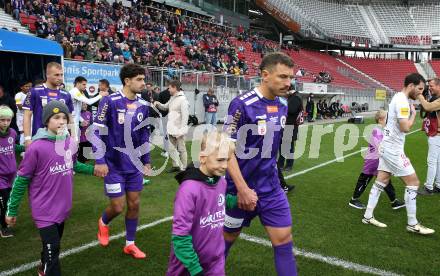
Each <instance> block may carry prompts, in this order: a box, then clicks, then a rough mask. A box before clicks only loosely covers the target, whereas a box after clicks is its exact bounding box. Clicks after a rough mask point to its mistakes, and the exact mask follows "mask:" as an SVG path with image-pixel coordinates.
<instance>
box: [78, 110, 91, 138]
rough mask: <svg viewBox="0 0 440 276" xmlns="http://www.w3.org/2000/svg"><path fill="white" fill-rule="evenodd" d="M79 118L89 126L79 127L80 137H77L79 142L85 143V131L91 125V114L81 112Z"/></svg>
mask: <svg viewBox="0 0 440 276" xmlns="http://www.w3.org/2000/svg"><path fill="white" fill-rule="evenodd" d="M81 118H82V119H83V120H84V121H85V122H88V123H89V124H88V125H87V126H85V127H83V126H82V127H80V131H81V136H80V137H79V141H80V142H81V143H83V142H87V137H86V130H87V128H88V127H89V125H91V123H92V112H90V111H81Z"/></svg>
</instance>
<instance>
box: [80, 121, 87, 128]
mask: <svg viewBox="0 0 440 276" xmlns="http://www.w3.org/2000/svg"><path fill="white" fill-rule="evenodd" d="M81 126H82V127H87V126H89V122H87V121H82V122H81Z"/></svg>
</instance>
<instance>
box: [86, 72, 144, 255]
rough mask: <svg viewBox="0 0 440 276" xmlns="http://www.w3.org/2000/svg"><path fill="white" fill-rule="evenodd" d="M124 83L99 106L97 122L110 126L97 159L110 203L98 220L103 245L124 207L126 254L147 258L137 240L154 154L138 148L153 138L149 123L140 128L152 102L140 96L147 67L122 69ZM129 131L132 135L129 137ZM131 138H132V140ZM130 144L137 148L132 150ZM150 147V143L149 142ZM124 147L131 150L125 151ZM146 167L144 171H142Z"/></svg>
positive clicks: (98, 168) (121, 75) (100, 240)
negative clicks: (142, 196) (141, 203)
mask: <svg viewBox="0 0 440 276" xmlns="http://www.w3.org/2000/svg"><path fill="white" fill-rule="evenodd" d="M119 77H120V79H121V82H122V84H123V88H122V91H119V92H116V93H113V94H111V95H110V96H107V97H104V98H103V99H102V100H101V101H100V103H99V108H98V113H97V116H96V118H95V121H94V124H95V125H96V126H98V127H107V129H108V135H105V136H104V135H99V134H98V136H100V138H101V140H102V141H103V142H104V144H102V145H101V147H103V146H104V145H105V147H106V151H105V155H104V157H103V158H100V159H97V160H96V164H97V165H96V167H97V170H98V172H99V175H100V176H104V187H105V193H106V195H107V196H108V197H109V198H110V204H109V205H108V207H107V208H106V209H105V211H104V212H103V213H102V216H101V217H100V218H99V221H98V240H99V242H100V244H101V245H102V246H107V245H108V244H109V226H108V225H109V223H110V222H111V221H112V220H113V219H114V218H115V217H116V216H118V215H119V214H121V213H122V211H123V210H124V205H125V203H127V212H126V214H125V228H126V231H127V236H126V246H125V247H124V249H123V251H124V253H125V254H128V255H132V256H133V257H134V258H137V259H143V258H145V257H146V254H145V253H144V252H142V251H141V250H140V249H139V248H138V247H137V246H136V245H135V243H134V241H135V236H136V227H137V225H138V217H139V201H140V192H141V191H142V188H143V175H144V174H145V175H149V173H150V170H151V167H150V154H149V153H148V150H147V153H146V154H144V155H141V156H140V162H141V163H142V164H139V166H136V164H135V162H134V161H139V155H140V153H139V150H138V148H139V147H141V146H143V145H144V144H145V143H146V142H148V141H149V131H148V128H147V126H143V127H140V129H136V128H137V127H139V126H140V125H141V123H142V122H143V120H144V119H145V120H146V119H147V118H148V109H149V106H148V103H147V102H146V101H144V100H143V99H142V98H141V97H140V93H141V91H142V90H143V89H144V88H145V69H144V68H142V67H141V66H139V65H136V64H128V65H125V66H124V67H122V68H121V72H120V74H119ZM127 131H129V135H128V136H129V137H127V135H126V134H127ZM130 139H131V141H129V140H130ZM129 146H132V147H133V148H132V149H130V148H129ZM147 147H148V144H147ZM120 148H122V149H125V150H127V149H128V152H121V151H120ZM140 170H142V171H140Z"/></svg>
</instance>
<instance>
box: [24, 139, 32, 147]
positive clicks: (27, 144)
mask: <svg viewBox="0 0 440 276" xmlns="http://www.w3.org/2000/svg"><path fill="white" fill-rule="evenodd" d="M31 143H32V140H26V141H24V147H25V149H28V148H29V146H30V145H31Z"/></svg>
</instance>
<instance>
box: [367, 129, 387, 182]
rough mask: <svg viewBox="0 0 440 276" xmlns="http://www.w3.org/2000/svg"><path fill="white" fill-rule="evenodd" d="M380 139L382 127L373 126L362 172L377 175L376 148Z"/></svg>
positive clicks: (381, 137)
mask: <svg viewBox="0 0 440 276" xmlns="http://www.w3.org/2000/svg"><path fill="white" fill-rule="evenodd" d="M382 139H383V133H382V129H380V128H378V127H376V128H374V129H373V132H372V133H371V137H370V141H369V143H368V152H367V154H366V156H365V161H364V168H363V170H362V172H363V173H364V174H368V175H377V167H378V166H379V153H378V150H379V145H380V142H382Z"/></svg>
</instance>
